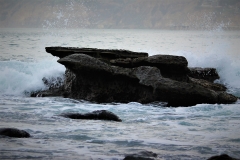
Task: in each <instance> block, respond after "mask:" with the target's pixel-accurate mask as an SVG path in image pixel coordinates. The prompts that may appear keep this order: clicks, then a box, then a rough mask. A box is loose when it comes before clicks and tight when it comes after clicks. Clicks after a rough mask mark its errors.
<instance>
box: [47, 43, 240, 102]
mask: <svg viewBox="0 0 240 160" xmlns="http://www.w3.org/2000/svg"><path fill="white" fill-rule="evenodd" d="M46 51H47V52H49V53H52V55H54V56H58V57H60V59H59V60H58V62H59V63H61V64H63V65H64V66H65V67H66V73H65V81H64V85H63V88H64V96H65V97H70V98H74V99H84V100H88V101H95V102H100V103H105V102H132V101H135V102H140V103H150V102H154V101H164V102H168V105H169V106H192V105H196V104H199V103H211V104H214V103H233V102H235V101H236V100H237V98H236V97H235V96H233V95H230V94H227V93H226V92H224V91H225V90H226V87H224V86H223V85H220V84H215V83H212V82H213V81H214V80H215V79H217V78H219V76H218V74H217V72H216V70H215V69H213V68H206V69H201V68H190V69H189V68H188V62H187V60H186V58H185V57H182V56H171V55H155V56H150V57H148V54H147V53H139V54H137V53H136V52H131V51H126V50H103V49H90V48H87V49H86V48H66V47H47V48H46Z"/></svg>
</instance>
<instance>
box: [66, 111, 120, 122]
mask: <svg viewBox="0 0 240 160" xmlns="http://www.w3.org/2000/svg"><path fill="white" fill-rule="evenodd" d="M61 116H63V117H66V118H71V119H88V120H106V121H117V122H122V120H121V119H120V118H119V117H118V116H117V115H115V114H114V113H112V112H110V111H106V110H98V111H93V112H91V113H86V114H81V113H65V114H62V115H61Z"/></svg>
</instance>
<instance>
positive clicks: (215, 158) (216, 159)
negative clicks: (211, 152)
mask: <svg viewBox="0 0 240 160" xmlns="http://www.w3.org/2000/svg"><path fill="white" fill-rule="evenodd" d="M207 160H239V159H236V158H232V157H230V156H229V155H227V154H222V155H220V156H213V157H211V158H209V159H207Z"/></svg>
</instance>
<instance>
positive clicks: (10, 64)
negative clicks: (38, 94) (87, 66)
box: [0, 60, 65, 95]
mask: <svg viewBox="0 0 240 160" xmlns="http://www.w3.org/2000/svg"><path fill="white" fill-rule="evenodd" d="M64 70H65V67H63V66H62V65H59V64H58V63H57V62H56V60H44V61H39V62H21V61H0V82H1V83H0V94H1V95H21V94H23V92H25V91H28V92H30V91H34V90H41V89H45V86H44V84H43V81H42V78H43V77H50V76H52V77H59V76H62V75H63V73H64Z"/></svg>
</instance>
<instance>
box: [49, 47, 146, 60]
mask: <svg viewBox="0 0 240 160" xmlns="http://www.w3.org/2000/svg"><path fill="white" fill-rule="evenodd" d="M45 49H46V52H48V53H51V54H52V55H53V56H56V57H59V58H63V57H66V56H69V55H71V54H78V53H80V54H86V55H89V56H92V57H95V58H102V59H106V60H110V59H117V58H139V57H148V53H144V52H132V51H128V50H121V49H97V48H78V47H46V48H45Z"/></svg>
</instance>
